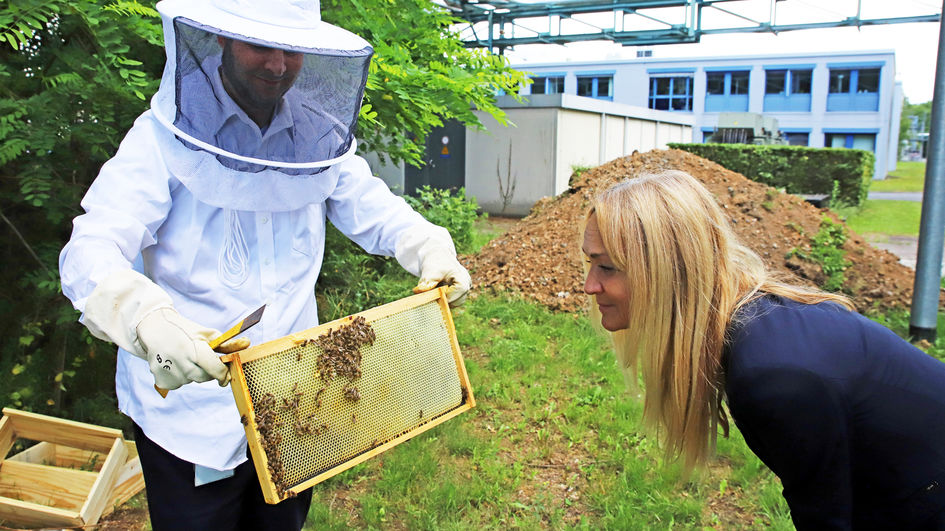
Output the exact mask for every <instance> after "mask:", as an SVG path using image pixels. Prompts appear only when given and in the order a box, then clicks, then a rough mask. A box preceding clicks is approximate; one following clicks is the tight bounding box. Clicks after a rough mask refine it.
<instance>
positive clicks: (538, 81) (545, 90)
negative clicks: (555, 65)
mask: <svg viewBox="0 0 945 531" xmlns="http://www.w3.org/2000/svg"><path fill="white" fill-rule="evenodd" d="M531 87H532V94H563V93H564V76H561V75H554V76H533V77H532V85H531Z"/></svg>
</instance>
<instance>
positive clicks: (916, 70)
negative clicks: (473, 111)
mask: <svg viewBox="0 0 945 531" xmlns="http://www.w3.org/2000/svg"><path fill="white" fill-rule="evenodd" d="M813 1H814V0H808V1H806V2H805V1H804V0H788V1H786V2H779V4H778V5H779V6H781V4H785V5H790V6H792V8H793V10H794V12H793V13H792V12H791V10H787V9H781V11H780V12H779V13H778V18H777V19H776V22H777V24H792V23H801V22H816V21H818V20H828V19H829V20H839V19H842V18H844V16H845V15H850V14H855V13H856V9H857V6H856V5H852V6H847V7H845V8H838V9H837V10H827V9H823V8H819V7H817V6H816V5H814V4H813V3H812V2H813ZM870 1H871V0H863V4H861V5H860V8H861V9H862V12H861V17H862V18H864V19H866V18H884V17H902V16H909V15H917V14H922V15H927V14H930V13H935V12H940V11H941V4H938V3H937V2H930V1H929V0H897V1H896V2H888V0H883V1H882V2H881V3H873V4H870ZM746 3H747V2H746ZM834 3H836V4H838V5H839V4H840V3H842V2H841V1H840V0H833V3H831V4H828V5H834ZM883 4H886V5H888V4H892V5H893V6H898V7H897V8H896V9H894V10H892V11H889V8H888V7H883ZM764 5H765V9H769V7H768V6H769V5H770V4H768V3H767V2H764ZM850 9H852V11H850ZM767 17H768V13H765V14H764V15H763V16H759V17H758V18H755V20H768V18H767ZM715 23H716V24H718V25H716V26H712V25H711V24H710V23H709V22H708V21H707V20H706V19H704V21H703V28H710V27H736V26H744V25H745V23H744V21H738V23H733V22H732V21H726V20H722V21H716V22H715ZM601 25H606V23H604V24H601ZM628 29H629V28H628ZM938 48H939V24H938V23H935V22H920V23H904V24H903V23H900V24H881V25H874V26H863V27H861V28H846V27H844V28H830V29H812V30H797V31H785V32H781V33H779V34H778V35H773V34H769V33H764V34H760V33H759V34H756V33H729V34H721V35H704V36H703V37H702V41H701V42H699V43H695V44H669V45H659V46H651V47H648V49H650V50H652V52H653V58H654V59H657V58H670V57H716V56H732V55H764V54H788V53H795V52H832V51H838V52H839V51H877V50H893V51H895V53H896V80H897V81H900V82H902V86H903V94H904V95H905V97H906V98H908V100H909V102H910V103H923V102H926V101H930V100H931V99H932V93H933V89H934V85H935V64H936V57H937V53H938ZM637 49H638V48H636V47H622V46H620V45H616V44H613V43H605V42H597V41H595V42H581V43H571V44H567V45H563V46H562V45H549V44H545V45H528V46H518V47H516V48H515V49H514V50H507V51H506V55H507V56H508V58H509V60H510V61H511V62H512V63H513V64H520V63H527V62H531V63H539V62H560V61H562V60H569V61H587V60H600V59H621V58H628V59H635V58H636V51H637Z"/></svg>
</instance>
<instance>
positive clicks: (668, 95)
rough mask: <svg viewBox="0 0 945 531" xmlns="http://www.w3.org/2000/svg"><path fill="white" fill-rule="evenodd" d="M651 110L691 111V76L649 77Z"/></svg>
mask: <svg viewBox="0 0 945 531" xmlns="http://www.w3.org/2000/svg"><path fill="white" fill-rule="evenodd" d="M649 107H650V108H651V109H657V110H661V111H692V76H691V75H684V76H654V77H650V104H649Z"/></svg>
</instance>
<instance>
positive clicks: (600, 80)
mask: <svg viewBox="0 0 945 531" xmlns="http://www.w3.org/2000/svg"><path fill="white" fill-rule="evenodd" d="M577 95H578V96H587V97H589V98H597V99H599V100H608V101H613V100H614V76H612V75H592V76H582V75H578V76H577Z"/></svg>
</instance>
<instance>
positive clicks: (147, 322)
mask: <svg viewBox="0 0 945 531" xmlns="http://www.w3.org/2000/svg"><path fill="white" fill-rule="evenodd" d="M136 330H137V333H138V342H139V343H140V344H141V345H142V346H143V347H144V349H145V351H146V352H147V353H148V358H147V359H148V366H149V367H151V374H153V375H154V385H156V386H158V387H160V388H162V389H177V388H178V387H180V386H182V385H184V384H187V383H190V382H207V381H210V380H216V381H218V382H220V385H221V386H223V385H226V384H228V383H229V382H230V371H229V370H227V368H226V365H224V364H223V362H222V361H220V358H219V357H218V356H217V353H216V352H214V351H213V349H211V348H210V340H211V339H213V338H215V337H217V336H219V335H220V332H218V331H216V330H213V329H212V328H204V327H202V326H200V325H198V324H196V323H194V322H193V321H191V320H189V319H185V318H183V317H182V316H181V315H180V314H179V313H177V310H175V309H173V308H159V309H157V310H154V311H153V312H151V313H149V314H148V315H146V316H144V319H142V320H141V322H140V323H138V326H137V327H136Z"/></svg>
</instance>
